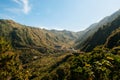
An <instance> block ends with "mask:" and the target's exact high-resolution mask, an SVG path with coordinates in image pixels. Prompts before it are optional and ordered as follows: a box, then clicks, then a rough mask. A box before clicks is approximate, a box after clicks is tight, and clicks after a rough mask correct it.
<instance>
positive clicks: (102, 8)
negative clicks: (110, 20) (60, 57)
mask: <svg viewBox="0 0 120 80" xmlns="http://www.w3.org/2000/svg"><path fill="white" fill-rule="evenodd" d="M119 8H120V0H0V18H1V19H13V20H15V21H16V22H18V23H21V24H25V25H30V26H36V27H40V28H46V29H58V30H63V29H66V30H70V31H81V30H84V29H86V28H87V27H89V26H90V25H91V24H93V23H96V22H98V21H99V20H101V19H102V18H104V17H105V16H109V15H111V14H112V13H114V12H115V11H117V10H118V9H119Z"/></svg>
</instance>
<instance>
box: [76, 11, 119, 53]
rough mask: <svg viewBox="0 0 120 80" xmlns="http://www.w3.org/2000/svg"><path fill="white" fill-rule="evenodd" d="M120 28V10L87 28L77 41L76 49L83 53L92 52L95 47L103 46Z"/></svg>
mask: <svg viewBox="0 0 120 80" xmlns="http://www.w3.org/2000/svg"><path fill="white" fill-rule="evenodd" d="M119 27H120V10H119V11H117V12H115V13H114V14H112V15H111V16H108V17H105V18H104V19H103V20H101V21H100V22H99V23H95V24H93V25H91V26H90V27H89V28H87V29H86V30H85V31H84V34H83V35H82V36H81V37H80V38H79V39H78V40H76V46H75V47H76V48H77V49H78V48H79V49H80V50H82V51H91V50H93V48H94V47H96V46H98V45H103V44H104V43H105V42H106V39H107V38H108V36H109V35H110V34H111V33H112V31H114V30H115V29H117V28H119Z"/></svg>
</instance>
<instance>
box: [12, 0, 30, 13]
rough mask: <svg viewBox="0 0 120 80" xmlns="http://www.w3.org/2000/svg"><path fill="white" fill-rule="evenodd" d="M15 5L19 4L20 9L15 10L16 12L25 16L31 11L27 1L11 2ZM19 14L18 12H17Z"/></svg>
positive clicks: (15, 0)
mask: <svg viewBox="0 0 120 80" xmlns="http://www.w3.org/2000/svg"><path fill="white" fill-rule="evenodd" d="M13 1H14V2H15V3H17V4H19V5H20V7H22V8H20V9H19V8H17V9H18V10H20V11H22V12H24V13H25V14H28V13H29V11H30V10H31V6H30V4H29V0H13ZM18 12H19V11H18Z"/></svg>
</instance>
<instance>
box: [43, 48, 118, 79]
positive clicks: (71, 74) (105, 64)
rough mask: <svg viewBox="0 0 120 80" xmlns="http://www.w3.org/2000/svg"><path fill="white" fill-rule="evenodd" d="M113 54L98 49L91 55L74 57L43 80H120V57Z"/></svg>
mask: <svg viewBox="0 0 120 80" xmlns="http://www.w3.org/2000/svg"><path fill="white" fill-rule="evenodd" d="M119 50H120V47H119ZM113 53H115V51H114V50H109V49H102V48H101V47H96V48H95V49H94V51H92V52H90V53H85V54H81V55H79V56H72V57H70V58H69V59H68V61H67V62H65V63H64V64H62V65H61V66H59V67H58V68H57V69H56V70H54V71H52V72H51V73H50V74H49V75H47V76H45V77H43V80H119V79H120V55H114V54H113ZM117 53H119V52H117ZM117 53H115V54H117Z"/></svg>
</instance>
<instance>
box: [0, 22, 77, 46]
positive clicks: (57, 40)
mask: <svg viewBox="0 0 120 80" xmlns="http://www.w3.org/2000/svg"><path fill="white" fill-rule="evenodd" d="M0 28H1V30H2V31H1V32H2V34H1V36H3V37H5V38H6V39H8V40H10V41H11V43H12V45H13V47H15V48H24V47H25V48H28V47H31V48H32V47H52V48H54V46H65V47H69V46H71V45H73V44H74V40H76V39H77V38H78V34H76V33H74V32H70V31H65V30H64V31H56V30H45V29H40V28H34V27H30V26H25V25H21V24H19V23H16V22H14V21H12V20H0Z"/></svg>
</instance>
